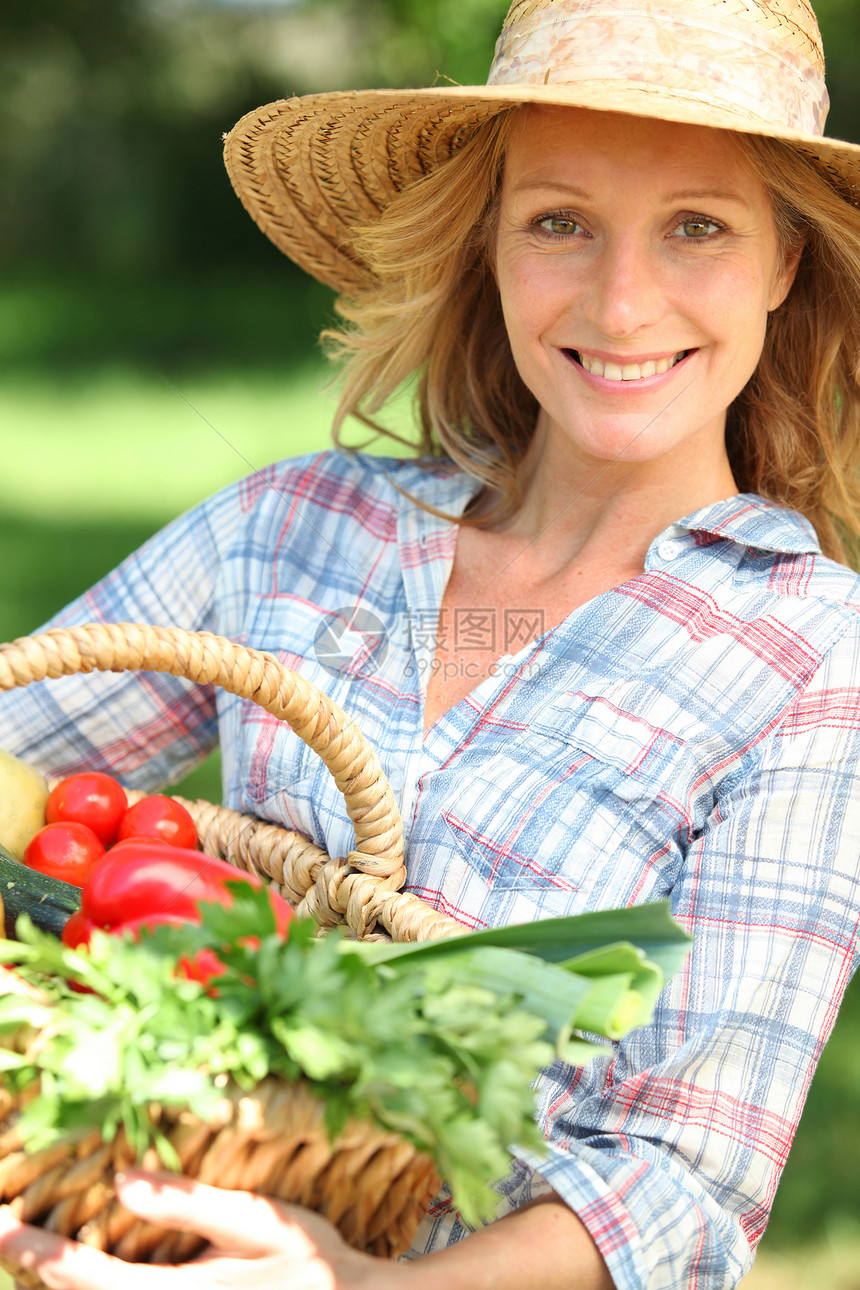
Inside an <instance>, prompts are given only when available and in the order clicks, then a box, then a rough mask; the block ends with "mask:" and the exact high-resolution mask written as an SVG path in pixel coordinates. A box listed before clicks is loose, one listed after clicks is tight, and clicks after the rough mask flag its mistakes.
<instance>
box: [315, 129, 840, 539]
mask: <svg viewBox="0 0 860 1290" xmlns="http://www.w3.org/2000/svg"><path fill="white" fill-rule="evenodd" d="M517 111H518V109H516V108H509V109H504V110H502V111H500V112H499V113H498V114H497V115H496V116H494V117H493V118H491V120H490V121H488V122H487V123H485V124H484V125H482V126H481V127H480V128H479V129H478V130H477V131H476V132H475V134H474V135H473V136H472V138H471V139H470V141H469V142H468V143H467V144H466V145H465V146H464V147H463V148H462V150H461V151H460V152H459V153H458V154H457V155H456V156H455V157H453V158H452V159H451V160H450V161H449V162H447V163H446V164H445V165H444V166H441V167H439V168H438V169H436V170H434V171H431V172H430V173H429V174H427V175H425V176H424V177H423V178H421V179H420V180H418V181H416V182H415V183H413V184H411V185H409V186H408V187H407V188H405V189H404V190H403V192H402V193H401V194H400V195H399V196H398V197H397V198H396V199H395V201H394V202H392V203H391V205H390V206H388V207H387V209H386V210H384V211H383V212H382V214H381V215H380V217H379V218H378V220H376V221H375V222H374V223H372V224H370V225H365V226H363V227H361V228H359V229H358V230H357V232H356V234H355V241H354V248H355V251H356V253H357V254H358V255H359V257H360V258H361V259H362V260H363V262H364V263H365V264H366V265H367V266H368V269H369V271H370V272H369V276H368V284H367V286H366V288H365V289H364V290H362V291H361V292H359V293H357V294H356V295H355V296H354V298H352V299H349V300H347V299H344V298H341V299H340V300H339V301H338V303H337V310H338V312H339V314H340V315H341V316H342V318H343V319H344V322H345V325H344V326H342V327H340V328H338V329H333V330H330V331H328V332H326V333H325V334H324V338H325V341H326V344H327V348H328V352H329V354H330V355H331V356H333V357H335V358H339V359H340V360H342V361H344V383H343V391H342V395H341V400H340V404H339V406H338V410H337V414H336V419H335V437H336V439H338V441H339V436H340V430H341V427H342V425H343V422H344V420H345V419H346V417H348V416H352V417H355V418H357V419H358V420H359V421H361V422H363V423H364V424H366V425H368V426H370V427H371V428H372V429H374V430H375V431H377V432H378V433H381V434H384V435H388V436H390V437H391V438H393V439H395V440H397V441H398V442H401V443H404V442H406V441H405V440H403V439H402V438H400V437H399V436H397V435H396V434H394V433H393V432H392V431H390V430H387V429H385V428H384V427H383V426H381V425H379V424H378V421H377V419H376V418H377V416H378V413H379V412H380V410H381V409H382V407H383V405H384V404H385V403H386V401H387V400H388V399H389V398H390V396H391V395H392V394H394V393H395V391H397V390H399V389H400V388H401V387H402V386H403V385H404V384H405V383H406V382H408V381H409V380H410V379H411V378H414V377H415V376H417V379H418V384H417V389H416V402H417V411H418V424H419V437H418V442H417V444H414V445H413V444H410V445H409V446H410V447H417V449H418V450H419V452H420V453H421V454H422V455H425V456H440V455H445V456H448V457H450V458H451V459H452V460H453V461H454V462H456V463H457V465H459V466H460V467H461V469H463V470H464V471H466V472H467V473H468V474H471V475H472V476H474V477H476V478H478V479H480V480H481V481H482V482H483V483H484V484H485V485H487V486H488V487H489V488H491V489H493V490H494V492H495V493H496V495H497V496H498V497H499V498H500V501H499V503H498V505H496V506H495V507H494V508H493V509H492V510H489V511H484V512H481V513H480V517H479V518H471V517H470V516H469V515H468V513H467V515H466V517H465V520H464V522H466V523H470V522H471V523H477V524H488V523H490V522H492V521H493V520H496V519H498V518H501V517H502V516H505V515H509V514H511V513H512V512H513V511H515V510H516V508H517V506H518V504H519V501H520V498H521V491H522V480H521V473H522V472H521V465H522V461H523V457H524V455H525V452H526V449H527V448H528V445H529V442H530V440H531V437H532V434H533V432H534V427H535V423H536V419H537V413H538V406H537V402H536V400H535V398H534V396H533V395H532V394H531V392H530V391H529V390H528V389H527V388H526V387H525V385H524V384H523V382H522V380H521V379H520V377H519V374H518V372H517V370H516V367H515V365H514V361H513V357H512V355H511V351H510V346H509V344H508V338H507V333H506V331H505V325H504V319H503V317H502V310H501V305H500V301H499V295H498V291H497V289H496V283H495V278H494V275H493V267H492V253H493V245H494V241H495V231H496V222H497V217H498V197H499V191H500V186H501V175H502V166H503V163H504V155H505V146H506V142H507V139H508V136H509V133H510V129H511V124H512V121H513V120H514V119H515V116H516V113H517ZM738 138H739V139H740V140H741V144H742V146H743V148H744V150H745V153H746V156H747V158H748V160H749V162H750V163H751V165H752V166H753V168H754V170H755V171H756V173H757V174H758V175H759V176H760V178H761V180H762V181H763V183H764V184H765V186H766V187H767V189H768V191H769V192H770V194H771V197H772V200H773V206H774V217H775V222H776V227H777V232H778V235H779V238H780V243H781V248H782V250H783V251H784V252H785V253H789V252H790V251H792V250H796V249H797V248H798V247H800V246H801V245H802V247H803V251H802V255H801V259H800V266H799V269H798V273H797V278H796V280H795V283H794V286H793V287H792V289H791V291H790V292H789V294H788V297H787V299H786V301H785V302H784V303H783V304H782V305H781V306H780V307H779V309H777V310H775V311H774V313H773V314H772V315H771V316H770V318H769V321H768V328H767V334H766V338H765V344H764V349H763V352H762V356H761V359H760V361H759V364H758V367H757V369H756V371H755V373H754V375H753V376H752V378H751V379H750V381H749V382H748V384H747V385H746V387H745V388H744V389H743V390H742V392H741V393H740V394H739V395H738V397H737V399H736V400H735V401H734V403H733V404H732V406H731V407H730V408H729V412H728V418H727V428H726V443H727V449H728V455H729V462H730V464H731V467H732V471H733V473H734V477H735V480H736V481H737V484H738V487H739V488H740V489H741V491H744V492H756V493H760V494H761V495H762V496H764V497H766V498H769V499H770V500H771V501H774V502H777V503H779V504H781V505H783V506H788V507H791V508H792V509H794V510H798V511H800V512H801V513H802V514H804V515H805V516H806V517H807V518H808V519H809V520H810V521H811V522H812V524H813V525H814V527H815V529H816V531H817V533H818V536H819V539H820V541H821V544H822V548H823V549H824V551H825V553H826V554H828V555H830V556H832V557H833V558H835V559H837V560H842V561H845V562H849V560H850V561H851V562H854V563H856V558H857V555H858V553H860V484H858V468H859V467H860V211H858V210H857V209H856V208H855V207H853V206H852V205H850V204H849V202H848V201H847V200H846V199H845V198H844V197H843V196H842V195H841V194H840V193H839V192H838V191H837V190H836V189H835V188H834V187H833V186H832V184H831V182H830V181H829V179H828V178H827V177H825V176H823V175H822V174H821V173H820V171H819V170H818V167H817V163H815V162H814V161H813V160H812V159H809V158H807V157H806V156H804V155H803V154H802V153H800V152H799V151H797V150H796V149H795V148H793V147H791V146H790V145H787V144H784V143H781V142H779V141H776V140H772V139H765V138H758V137H755V136H740V135H739V136H738Z"/></svg>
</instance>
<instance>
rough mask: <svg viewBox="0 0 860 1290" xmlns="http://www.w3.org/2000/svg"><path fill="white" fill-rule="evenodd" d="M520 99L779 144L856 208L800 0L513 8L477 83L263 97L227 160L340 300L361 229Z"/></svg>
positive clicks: (536, 1) (282, 235)
mask: <svg viewBox="0 0 860 1290" xmlns="http://www.w3.org/2000/svg"><path fill="white" fill-rule="evenodd" d="M524 103H542V104H547V105H560V106H571V107H579V108H588V109H592V110H596V111H613V112H624V113H630V114H633V115H636V116H645V117H656V118H659V119H661V120H667V121H678V122H685V123H690V124H695V125H705V126H711V127H715V128H721V129H728V130H739V131H742V132H745V133H752V134H761V135H766V136H769V137H772V138H778V139H783V140H786V141H787V142H789V143H791V144H792V145H794V146H795V147H796V148H798V149H800V150H801V151H802V152H803V153H804V154H805V155H806V156H808V157H809V158H810V160H811V161H813V162H814V164H815V165H816V166H817V167H818V168H819V169H820V170H821V171H822V172H823V173H824V175H825V177H826V178H827V179H828V181H829V182H830V183H831V184H832V185H833V186H834V187H835V188H836V189H837V190H838V191H839V192H840V194H841V195H842V196H843V197H844V198H845V200H846V201H848V202H851V203H852V204H855V205H860V146H858V145H856V144H851V143H842V142H840V141H838V140H830V139H826V138H824V133H823V132H824V124H825V120H826V117H827V109H828V96H827V90H826V88H825V84H824V55H823V52H822V47H821V36H820V33H819V30H818V24H817V22H816V19H815V15H814V13H813V11H812V9H811V8H810V7H809V5H808V4H807V3H806V0H515V2H514V4H512V5H511V8H510V10H509V11H508V14H507V17H506V18H505V21H504V25H503V28H502V32H501V35H500V36H499V39H498V41H497V44H496V52H495V58H494V59H493V62H492V66H491V68H490V74H489V77H488V80H487V84H486V85H482V86H457V85H455V86H444V87H434V88H431V89H418V90H363V91H341V92H336V93H327V94H312V95H307V96H305V97H303V98H292V99H285V100H281V101H279V102H276V103H270V104H268V105H266V106H265V107H262V108H259V109H257V110H256V111H254V112H249V113H248V114H247V116H244V117H243V118H242V120H241V121H239V122H238V124H237V125H236V126H235V127H234V128H233V129H232V130H231V131H230V133H229V134H228V135H227V136H226V139H225V161H226V164H227V169H228V171H229V174H230V178H231V180H232V183H233V186H234V188H235V189H236V192H237V193H238V195H239V197H240V199H241V200H242V202H243V203H244V205H245V207H246V209H247V210H248V211H249V213H250V214H251V216H252V217H253V218H254V219H255V220H256V222H257V223H258V224H259V226H260V228H261V229H262V230H263V232H264V233H265V234H266V235H267V236H268V237H269V238H271V240H272V241H273V242H274V243H275V244H276V245H277V246H278V247H279V248H280V249H281V250H282V251H284V252H285V253H286V254H287V255H288V256H290V258H291V259H293V260H295V261H296V262H297V263H298V264H300V265H301V266H302V267H303V268H305V269H307V270H308V272H310V273H312V274H313V275H314V276H315V277H318V278H320V279H321V280H322V281H323V282H326V283H328V284H329V285H330V286H332V287H334V288H335V289H336V290H338V291H346V292H349V291H350V290H351V289H353V288H355V287H358V286H360V285H361V284H362V282H364V281H366V271H365V270H364V268H363V266H362V265H361V263H360V262H359V261H358V260H356V258H355V256H354V253H353V252H352V251H351V250H350V248H349V231H350V229H351V228H352V227H353V225H354V224H355V222H356V221H357V220H361V221H364V220H373V219H374V218H376V217H377V216H378V215H379V213H380V212H381V211H382V210H384V209H385V207H386V206H387V205H388V203H389V202H390V201H391V200H392V199H393V198H394V197H395V196H396V194H397V193H399V192H400V191H401V190H402V189H403V188H404V187H405V185H407V184H408V183H410V182H411V181H413V180H415V179H419V178H421V176H423V175H425V174H427V173H428V172H429V171H430V170H433V169H435V168H436V167H437V166H439V165H441V164H443V163H444V162H445V161H447V160H449V159H450V158H451V156H453V155H454V153H456V152H457V151H458V150H459V149H460V148H461V147H462V146H463V145H464V144H465V143H466V142H467V141H468V139H469V138H470V137H471V136H472V134H473V133H474V131H475V130H476V129H477V128H478V127H479V126H480V125H481V124H482V123H483V122H484V121H486V120H487V119H488V118H490V117H491V116H493V115H495V114H496V113H497V112H499V111H501V110H502V109H504V108H508V107H511V106H515V105H517V104H524Z"/></svg>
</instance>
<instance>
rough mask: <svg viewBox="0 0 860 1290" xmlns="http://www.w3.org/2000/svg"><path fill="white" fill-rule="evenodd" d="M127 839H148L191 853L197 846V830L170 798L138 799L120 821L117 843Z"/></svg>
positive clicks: (185, 812) (183, 810)
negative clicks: (181, 848)
mask: <svg viewBox="0 0 860 1290" xmlns="http://www.w3.org/2000/svg"><path fill="white" fill-rule="evenodd" d="M127 838H152V839H153V840H154V841H155V842H169V843H170V845H171V846H173V847H185V848H188V849H190V850H192V851H193V850H194V849H195V848H196V846H197V826H196V824H195V823H194V821H193V820H192V818H191V816H190V815H189V814H188V812H187V811H186V809H185V807H184V806H181V805H180V804H179V802H174V800H173V798H172V797H160V796H153V797H142V798H141V799H140V801H139V802H135V804H134V806H130V807H129V808H128V810H127V811H126V813H125V815H123V817H122V819H121V820H120V823H119V829H118V830H117V841H118V842H124V841H125V840H126V839H127Z"/></svg>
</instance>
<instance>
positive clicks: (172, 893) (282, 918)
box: [81, 838, 293, 936]
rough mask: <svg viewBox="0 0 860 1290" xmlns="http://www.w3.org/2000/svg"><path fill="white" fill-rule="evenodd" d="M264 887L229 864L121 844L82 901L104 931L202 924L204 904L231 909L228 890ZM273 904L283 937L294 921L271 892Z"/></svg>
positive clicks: (133, 841)
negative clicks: (145, 922) (237, 885)
mask: <svg viewBox="0 0 860 1290" xmlns="http://www.w3.org/2000/svg"><path fill="white" fill-rule="evenodd" d="M237 879H238V880H239V881H245V882H250V883H251V884H252V885H253V886H254V887H259V886H260V879H259V878H258V877H257V876H256V875H254V874H249V873H244V872H243V871H242V870H240V869H235V868H234V867H233V865H230V864H227V862H226V861H225V860H216V859H215V858H214V857H213V856H207V855H204V854H203V853H202V852H200V851H188V850H182V849H181V848H179V847H172V846H169V845H168V844H167V843H164V842H147V841H145V840H143V839H140V838H128V839H127V840H125V841H123V842H118V843H117V844H116V846H115V847H113V848H112V849H111V851H110V852H109V853H108V854H107V855H106V856H105V857H104V859H103V860H102V862H101V864H99V865H97V866H96V867H95V868H94V869H93V870H92V872H91V874H90V876H89V878H88V879H87V882H86V883H85V884H84V891H83V896H82V900H81V904H82V908H83V910H84V912H85V914H86V915H87V917H88V918H91V919H92V920H93V921H94V922H95V923H98V925H99V926H100V927H116V926H117V925H118V924H120V923H128V922H131V921H132V920H138V919H146V918H150V919H151V918H153V917H159V918H160V917H162V916H165V915H166V916H167V918H168V919H171V920H172V919H174V918H178V919H184V920H187V921H189V922H199V915H198V913H197V905H198V903H199V902H200V901H219V902H220V903H221V904H229V903H230V902H231V901H232V899H233V897H232V893H231V892H229V891H228V890H227V888H226V886H225V883H227V882H235V881H236V880H237ZM268 896H269V904H270V906H271V908H272V911H273V912H274V915H275V923H276V926H277V929H278V931H279V932H280V933H281V935H282V936H284V935H286V931H287V927H288V925H289V923H290V920H291V919H292V917H293V911H292V909H291V908H290V906H289V905H288V904H287V902H286V901H285V900H284V899H283V897H281V896H279V895H278V894H277V892H274V891H272V890H271V888H270V889H269V890H268Z"/></svg>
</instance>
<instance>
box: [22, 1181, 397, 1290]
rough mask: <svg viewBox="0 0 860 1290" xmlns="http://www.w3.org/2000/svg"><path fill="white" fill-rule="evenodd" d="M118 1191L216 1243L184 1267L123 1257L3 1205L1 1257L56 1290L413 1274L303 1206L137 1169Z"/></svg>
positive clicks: (173, 1288) (143, 1212)
mask: <svg viewBox="0 0 860 1290" xmlns="http://www.w3.org/2000/svg"><path fill="white" fill-rule="evenodd" d="M117 1196H118V1197H119V1199H120V1200H121V1202H122V1204H123V1205H124V1206H125V1207H126V1209H129V1210H131V1211H132V1212H133V1213H135V1214H137V1215H139V1216H140V1217H141V1218H146V1219H150V1220H151V1221H152V1222H154V1223H159V1224H160V1225H162V1226H164V1227H170V1228H180V1229H190V1230H192V1231H194V1232H199V1233H200V1234H201V1235H202V1236H205V1237H206V1239H207V1240H208V1241H209V1242H210V1245H209V1247H208V1248H207V1249H206V1250H204V1252H203V1254H201V1255H200V1256H199V1257H198V1258H197V1259H195V1260H193V1261H192V1262H191V1263H184V1264H180V1265H179V1266H177V1267H162V1266H158V1267H156V1266H154V1265H153V1264H151V1263H125V1262H123V1260H121V1259H116V1258H114V1257H113V1256H112V1255H109V1254H102V1253H101V1252H100V1251H99V1250H93V1249H91V1248H90V1247H89V1246H86V1245H81V1244H79V1243H78V1242H77V1241H68V1240H66V1239H65V1238H63V1237H61V1236H57V1235H56V1233H53V1232H47V1231H43V1230H42V1229H41V1228H37V1227H28V1226H26V1225H25V1224H23V1223H20V1222H18V1220H17V1219H15V1218H13V1217H12V1215H11V1213H10V1211H9V1210H8V1209H7V1208H6V1207H0V1256H2V1257H4V1258H9V1259H14V1260H16V1261H17V1262H18V1263H19V1264H20V1265H21V1266H22V1267H25V1268H27V1269H32V1270H33V1271H35V1272H36V1273H37V1274H38V1275H39V1276H40V1277H41V1278H42V1280H43V1282H44V1283H45V1285H46V1286H48V1287H50V1290H119V1287H122V1290H152V1288H153V1285H155V1284H157V1285H158V1286H159V1290H210V1288H213V1290H214V1287H222V1286H223V1287H225V1288H226V1287H229V1288H230V1290H233V1288H234V1287H235V1288H236V1290H360V1288H361V1287H367V1290H371V1287H372V1290H386V1288H387V1287H388V1286H389V1285H390V1286H391V1290H396V1288H397V1287H398V1286H401V1285H402V1283H403V1281H404V1278H405V1276H406V1275H407V1270H408V1265H407V1264H397V1263H389V1262H387V1261H386V1260H384V1259H377V1258H374V1257H372V1256H371V1255H369V1254H362V1253H360V1252H359V1251H357V1250H353V1249H352V1248H351V1247H350V1246H348V1245H347V1244H346V1242H345V1241H344V1240H343V1239H342V1238H341V1236H340V1234H339V1233H338V1232H337V1231H336V1230H335V1228H334V1227H332V1225H331V1224H330V1223H328V1222H327V1221H326V1220H325V1219H324V1218H321V1217H320V1216H319V1215H318V1214H313V1213H311V1211H310V1210H307V1209H302V1208H301V1207H300V1206H298V1205H285V1204H281V1203H280V1202H278V1201H273V1200H267V1199H265V1198H264V1197H262V1196H254V1195H251V1194H250V1193H248V1192H235V1191H224V1190H222V1189H221V1188H219V1187H207V1186H205V1185H204V1184H202V1183H196V1182H193V1181H192V1180H191V1179H189V1178H178V1177H176V1176H175V1175H172V1174H149V1173H142V1172H141V1171H139V1170H130V1171H129V1172H128V1173H127V1174H126V1175H125V1176H124V1177H120V1178H117ZM156 1271H157V1272H158V1280H157V1282H156V1279H155V1277H154V1273H155V1272H156Z"/></svg>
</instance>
